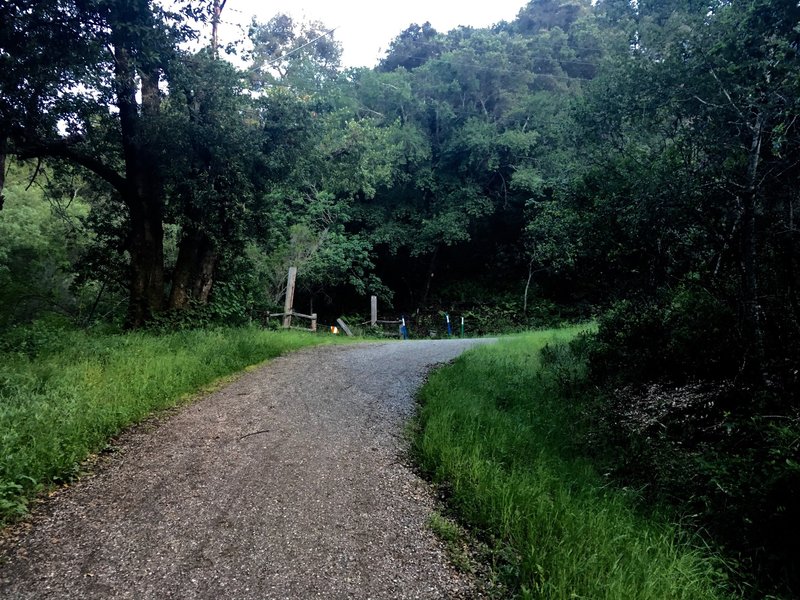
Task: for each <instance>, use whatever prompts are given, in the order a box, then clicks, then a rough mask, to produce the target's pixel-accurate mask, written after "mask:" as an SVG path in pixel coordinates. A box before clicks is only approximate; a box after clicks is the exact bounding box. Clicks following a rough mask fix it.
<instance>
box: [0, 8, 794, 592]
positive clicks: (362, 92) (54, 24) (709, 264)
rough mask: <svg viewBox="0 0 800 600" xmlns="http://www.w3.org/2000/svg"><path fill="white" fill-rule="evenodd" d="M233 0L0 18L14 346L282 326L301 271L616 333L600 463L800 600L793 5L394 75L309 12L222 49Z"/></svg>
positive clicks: (2, 255) (387, 293) (403, 41)
mask: <svg viewBox="0 0 800 600" xmlns="http://www.w3.org/2000/svg"><path fill="white" fill-rule="evenodd" d="M223 4H224V3H223ZM220 8H221V7H220V4H219V2H196V1H193V0H181V1H179V2H175V3H172V4H171V5H170V8H164V7H162V6H161V5H160V4H159V3H156V2H151V1H150V0H124V1H123V0H70V1H68V2H65V1H63V0H39V1H36V2H30V1H27V0H7V1H6V2H3V3H2V4H0V193H1V194H2V195H0V349H1V350H2V351H4V352H16V351H20V349H21V348H22V349H24V348H25V347H27V346H25V344H26V343H28V344H30V343H31V342H30V340H31V336H32V335H33V334H31V332H32V331H33V332H36V331H38V332H40V333H41V331H42V330H44V329H47V328H48V327H62V326H65V324H69V326H70V327H90V326H98V325H102V326H104V327H124V328H127V329H141V328H153V327H155V328H164V329H173V328H190V327H195V326H206V325H212V324H221V323H224V324H244V323H250V322H259V321H260V320H261V319H262V318H263V316H264V314H265V313H266V312H267V311H270V310H273V311H276V310H278V311H279V310H280V309H281V306H282V298H283V294H284V292H285V285H286V284H285V277H286V271H287V268H288V267H289V266H296V267H298V292H297V294H298V295H297V301H296V306H299V307H302V308H303V309H306V308H308V309H309V312H314V311H316V312H318V313H319V314H320V318H321V320H322V322H326V321H327V322H333V319H335V318H336V317H338V316H341V315H343V314H355V313H364V312H365V311H366V309H367V307H368V304H367V300H366V299H367V298H368V296H369V295H373V294H374V295H377V296H379V298H380V302H381V306H382V311H384V310H385V311H386V312H391V313H394V314H398V315H399V314H405V315H408V316H409V317H410V324H411V327H412V332H413V331H415V330H420V331H422V330H424V333H427V327H428V325H429V323H430V322H431V319H434V318H438V315H439V314H440V313H442V312H449V313H451V314H454V315H456V314H458V315H466V317H467V319H468V322H470V324H471V327H472V330H473V331H477V332H481V333H496V332H502V331H512V330H521V329H526V328H532V327H537V326H542V325H547V324H554V323H561V322H564V321H576V320H580V319H589V318H597V320H598V322H599V330H598V332H597V333H596V334H591V335H585V336H581V337H580V338H578V340H577V341H575V342H573V343H572V344H571V346H570V347H569V349H562V350H559V352H562V351H563V352H565V353H569V354H570V356H571V359H570V360H573V361H575V362H579V363H580V364H582V365H584V366H585V368H583V369H581V370H579V371H580V376H578V375H576V374H575V373H573V372H570V373H571V374H570V375H569V376H565V377H564V378H563V385H564V386H565V394H568V395H569V394H573V395H580V396H581V397H582V398H591V399H592V401H591V402H590V406H591V410H590V411H589V414H588V419H589V421H590V429H591V435H590V436H589V438H588V439H587V440H586V443H585V444H583V445H584V446H585V448H584V451H585V452H586V453H588V454H591V455H592V456H593V457H594V458H595V460H597V461H599V462H600V463H601V464H603V465H604V466H605V469H606V472H607V473H608V476H609V478H612V479H614V480H615V481H618V482H619V483H620V484H622V485H628V486H633V487H639V488H641V490H642V496H643V498H644V499H646V501H647V506H651V507H652V506H658V507H660V509H663V510H667V511H674V513H675V514H677V515H679V518H681V519H684V520H685V521H686V522H687V523H688V524H689V525H690V526H692V527H694V528H695V529H697V530H698V531H702V532H703V534H704V535H706V536H707V537H708V539H709V540H710V542H709V543H711V544H718V545H719V546H720V547H721V548H723V549H724V552H725V553H726V556H728V557H730V561H731V564H735V565H736V570H740V571H742V572H745V573H747V575H745V576H743V578H742V579H741V581H738V580H737V583H736V584H735V586H738V587H736V589H737V590H739V591H740V592H742V593H744V594H745V595H750V596H752V597H764V595H765V594H774V595H775V597H793V596H796V595H797V594H800V579H799V578H798V577H800V576H799V575H798V572H797V571H796V569H795V566H796V565H797V564H798V561H800V508H799V507H798V505H797V503H796V502H794V501H793V499H794V498H797V497H798V494H800V412H799V411H798V409H799V408H800V407H798V404H797V398H798V397H800V230H799V229H798V225H797V223H796V220H797V218H798V217H797V216H796V213H797V212H800V195H799V194H798V190H800V160H799V159H798V156H800V134H799V133H798V127H799V126H800V123H798V117H799V116H800V56H799V55H798V52H799V51H800V46H799V44H800V8H799V7H798V5H797V2H795V1H791V2H790V1H786V0H732V1H724V2H711V3H709V2H696V1H694V0H646V1H642V0H640V1H638V2H629V1H627V0H600V1H599V2H596V3H591V2H588V1H583V0H532V1H531V2H529V3H528V4H526V5H525V6H522V7H521V9H520V11H519V14H518V16H517V18H516V19H514V20H513V21H511V22H501V23H498V24H496V25H494V26H492V27H491V28H486V29H475V28H467V27H461V28H457V29H454V30H452V31H449V32H441V31H436V30H435V29H434V28H432V27H431V26H430V24H428V23H424V24H421V25H420V24H411V25H410V26H409V27H408V28H407V29H406V30H405V31H403V32H402V33H401V34H400V35H399V36H398V37H397V38H396V39H395V40H393V41H392V42H391V44H390V46H389V50H388V51H387V53H386V55H385V57H384V58H383V59H382V60H381V62H380V64H379V65H378V66H377V67H376V68H374V69H366V68H361V69H343V68H342V67H341V65H340V60H339V59H340V54H341V47H340V45H339V44H338V42H336V40H335V39H334V37H333V36H332V35H324V34H325V31H326V28H325V26H324V25H323V24H321V23H298V22H295V21H293V20H292V19H291V18H290V17H288V16H286V15H276V16H275V17H274V18H272V19H271V20H269V21H268V22H266V23H255V22H254V23H253V24H252V26H251V27H250V31H249V43H248V44H245V45H244V46H242V45H236V44H232V45H231V46H224V45H223V44H221V43H219V44H218V43H216V41H215V43H213V44H212V45H211V46H210V47H204V48H200V49H198V44H197V43H196V42H195V40H196V39H197V38H198V32H199V31H200V30H201V28H203V27H208V26H213V25H214V23H215V21H217V20H218V19H219V14H220V13H219V10H220ZM223 14H224V9H223ZM233 54H235V55H236V56H235V58H233V59H231V60H229V58H230V56H229V55H233ZM234 65H237V66H234ZM32 323H33V325H32ZM26 340H27V341H26ZM551 352H554V351H552V350H551ZM551 358H552V357H551ZM562 358H563V357H562ZM553 360H555V359H553ZM3 390H4V387H3V381H2V380H0V401H2V398H3V393H4V392H3ZM643 510H645V509H643Z"/></svg>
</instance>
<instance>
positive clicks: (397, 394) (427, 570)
mask: <svg viewBox="0 0 800 600" xmlns="http://www.w3.org/2000/svg"><path fill="white" fill-rule="evenodd" d="M481 341H483V340H480V341H478V340H441V341H415V342H403V343H390V344H363V345H358V346H335V347H319V348H313V349H308V350H303V351H301V352H297V353H294V354H290V355H288V356H284V357H281V358H278V359H276V360H274V361H271V362H270V363H268V364H266V365H265V366H264V367H261V368H259V369H257V370H255V371H252V372H250V373H248V374H246V375H244V376H243V377H241V378H240V379H238V380H237V381H236V382H235V383H233V384H232V385H230V386H228V387H226V388H225V389H222V390H220V391H218V392H215V393H213V394H210V395H209V396H207V397H205V398H203V399H202V400H200V401H198V402H196V403H194V404H192V405H191V406H189V407H187V408H185V409H183V410H181V411H180V412H178V413H177V414H176V415H174V416H172V417H170V418H168V419H166V420H165V421H164V422H163V423H161V424H159V425H158V426H157V427H155V428H150V429H149V430H148V428H139V429H138V430H136V429H135V430H133V431H131V432H129V433H128V434H126V435H125V436H123V438H122V441H121V442H120V446H121V447H120V450H119V451H118V452H116V453H114V454H113V455H112V457H111V459H110V460H109V464H108V465H106V466H105V467H103V468H101V469H99V472H98V474H97V475H95V476H93V477H87V478H85V479H83V480H81V481H80V482H79V483H78V484H76V485H75V486H74V487H72V488H70V489H68V490H66V491H65V492H63V493H60V494H58V495H57V496H56V497H55V498H54V499H53V500H52V501H49V502H47V503H46V504H45V505H44V507H43V508H42V509H41V510H39V511H37V514H36V516H35V517H34V518H33V520H32V522H31V524H30V526H29V528H28V531H27V532H25V533H23V534H22V535H21V539H19V540H16V541H14V542H13V543H7V544H6V545H7V546H8V547H7V548H6V554H7V556H6V557H5V560H4V559H3V557H0V597H2V598H20V599H27V598H37V599H39V598H58V599H66V598H70V599H72V598H136V599H143V598H159V599H160V598H209V599H210V598H214V599H217V598H219V599H222V598H231V599H234V598H235V599H237V600H247V599H251V598H252V599H263V600H271V599H287V600H288V599H292V600H294V599H301V600H304V599H310V598H327V599H338V598H354V599H355V598H359V599H368V598H369V599H373V600H377V599H390V598H391V599H404V598H420V599H426V600H427V599H435V598H474V597H480V594H479V592H478V591H477V589H476V588H475V587H474V584H473V582H471V581H470V580H469V578H467V577H465V576H463V575H461V574H459V573H458V572H456V571H455V570H454V569H453V568H452V567H451V566H450V565H449V563H448V561H447V559H446V557H445V554H444V551H443V550H442V547H441V544H440V543H439V542H438V540H437V539H436V538H435V537H434V536H433V534H432V533H431V532H430V531H429V530H428V529H427V527H426V520H427V518H428V515H429V514H430V511H431V509H432V507H433V498H432V494H431V491H430V489H429V487H428V486H427V485H426V484H425V482H423V481H422V480H420V479H419V477H417V476H416V475H415V474H414V473H413V472H412V471H411V470H410V469H409V468H408V467H407V466H405V464H404V463H403V460H402V458H401V456H402V452H403V447H404V442H403V439H402V428H403V424H404V422H405V421H406V419H407V418H408V417H409V416H410V415H411V414H413V411H414V402H413V394H414V392H415V390H416V389H417V388H418V387H419V385H420V384H421V383H422V380H423V378H424V376H425V373H426V372H427V371H428V370H429V369H430V367H431V366H432V365H434V364H437V363H441V362H445V361H448V360H451V359H452V358H454V357H455V356H457V355H458V354H460V353H461V352H462V351H463V350H465V349H466V348H468V347H470V346H472V345H474V344H476V343H480V342H481Z"/></svg>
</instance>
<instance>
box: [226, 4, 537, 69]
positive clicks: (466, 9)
mask: <svg viewBox="0 0 800 600" xmlns="http://www.w3.org/2000/svg"><path fill="white" fill-rule="evenodd" d="M525 4H527V0H489V1H486V0H484V1H482V2H470V1H469V0H467V1H462V2H457V1H453V0H445V1H437V0H427V1H425V0H398V1H396V2H376V1H375V0H373V1H371V2H368V1H366V0H351V1H347V2H326V1H325V0H294V1H289V0H274V1H272V2H269V1H259V0H228V1H227V4H226V5H225V9H224V10H223V12H222V21H223V22H224V23H223V25H222V26H221V27H220V38H221V39H220V41H221V42H222V43H226V42H231V41H233V40H234V39H235V38H238V37H241V36H242V28H243V30H244V31H245V32H246V31H247V25H248V24H249V23H250V20H251V18H252V17H253V15H255V16H256V17H257V19H258V20H259V21H262V22H266V21H269V19H271V18H272V17H273V16H274V15H275V14H277V13H281V12H284V13H287V14H289V15H291V16H292V17H293V18H295V19H297V20H301V21H303V20H309V21H322V22H323V23H324V24H325V25H326V26H327V27H329V28H334V27H338V29H337V30H336V32H335V33H334V37H335V38H336V39H337V40H338V41H339V42H341V43H342V46H343V48H344V54H343V56H342V63H343V64H344V66H346V67H362V66H363V67H373V66H375V64H376V63H377V62H378V60H379V59H380V58H382V57H383V55H384V53H385V52H386V48H387V47H388V46H389V43H390V42H391V41H392V40H393V39H394V38H395V37H396V36H397V35H398V34H399V33H400V32H401V31H403V30H404V29H405V28H406V27H408V26H409V25H410V24H411V23H417V24H419V25H422V24H423V23H424V22H425V21H430V22H431V25H433V27H434V28H435V29H436V30H437V31H439V32H442V33H444V32H446V31H449V30H450V29H453V28H454V27H457V26H458V25H470V26H472V27H488V26H490V25H493V24H494V23H497V22H499V21H510V20H512V19H513V18H514V17H516V16H517V13H518V12H519V10H520V8H522V7H523V6H524V5H525ZM233 23H237V24H241V26H240V27H235V26H232V25H231V24H233Z"/></svg>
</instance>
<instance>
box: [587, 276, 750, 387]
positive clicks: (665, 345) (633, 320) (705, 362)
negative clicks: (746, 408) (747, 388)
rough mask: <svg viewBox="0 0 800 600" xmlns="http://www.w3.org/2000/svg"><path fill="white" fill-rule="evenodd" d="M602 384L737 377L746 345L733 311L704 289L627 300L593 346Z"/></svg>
mask: <svg viewBox="0 0 800 600" xmlns="http://www.w3.org/2000/svg"><path fill="white" fill-rule="evenodd" d="M586 351H587V352H588V355H589V362H590V370H591V376H592V379H593V380H594V381H596V382H617V383H621V382H651V381H667V382H672V383H676V384H682V383H687V382H690V381H693V380H695V379H698V378H703V379H725V378H728V377H732V376H733V375H735V374H736V369H737V367H738V362H737V357H738V356H740V355H741V341H740V340H739V338H738V335H737V328H736V326H735V315H734V314H733V312H732V311H731V310H730V308H729V307H727V306H726V305H724V304H723V303H722V302H720V301H718V300H716V299H715V298H714V297H712V296H711V295H710V294H709V293H708V292H706V291H705V290H702V289H694V288H688V287H683V288H679V289H678V290H676V291H671V292H666V293H664V294H662V295H661V296H660V297H659V298H657V299H654V300H653V299H648V300H623V301H621V302H617V303H616V304H614V305H613V306H612V307H611V309H609V310H608V311H607V312H606V313H605V314H603V315H602V316H601V317H600V319H599V330H598V333H597V335H596V336H594V337H593V338H592V339H591V340H590V341H589V343H588V345H587V347H586Z"/></svg>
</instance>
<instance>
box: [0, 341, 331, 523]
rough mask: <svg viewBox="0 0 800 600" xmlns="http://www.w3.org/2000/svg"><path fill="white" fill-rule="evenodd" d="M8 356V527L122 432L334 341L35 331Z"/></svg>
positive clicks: (0, 389) (2, 423)
mask: <svg viewBox="0 0 800 600" xmlns="http://www.w3.org/2000/svg"><path fill="white" fill-rule="evenodd" d="M18 338H19V339H15V340H5V342H6V343H5V348H4V351H3V352H2V353H0V523H2V522H3V521H7V520H9V519H13V518H14V517H16V516H19V515H21V514H24V512H25V510H26V505H27V503H28V501H29V500H30V499H31V498H32V497H33V496H34V495H35V494H36V493H37V492H38V491H40V490H41V489H43V487H46V486H48V485H51V484H57V483H60V482H64V481H67V480H69V479H71V478H73V477H74V476H75V475H76V474H77V473H78V470H79V468H80V464H81V462H82V461H83V460H84V459H85V458H86V457H87V456H88V455H89V454H91V453H93V452H97V451H98V450H100V449H102V448H103V447H104V446H105V444H106V442H107V441H108V439H109V438H110V437H111V436H113V435H115V434H117V433H119V432H120V430H121V429H123V428H124V427H126V426H127V425H130V424H132V423H135V422H137V421H140V420H142V419H143V418H145V417H146V416H148V415H149V414H151V413H153V412H154V411H158V410H160V409H165V408H169V407H172V406H175V405H176V404H179V403H180V402H181V401H183V400H185V399H186V398H188V397H189V396H190V395H191V394H192V393H194V392H196V391H198V390H199V389H201V388H202V387H203V386H207V385H209V384H211V383H212V382H214V381H215V380H217V379H219V378H220V377H224V376H226V375H230V374H231V373H235V372H237V371H240V370H242V369H243V368H245V367H247V366H248V365H253V364H255V363H259V362H261V361H264V360H266V359H269V358H273V357H276V356H278V355H280V354H283V353H285V352H287V351H290V350H294V349H296V348H301V347H303V346H308V345H312V344H319V343H325V342H329V341H332V339H333V338H331V337H328V336H314V335H310V334H303V333H300V332H268V331H263V330H259V329H249V328H245V329H214V330H200V331H183V332H178V333H171V334H162V335H156V334H150V333H129V334H116V335H100V334H91V335H89V334H86V333H82V332H74V331H66V332H65V331H59V332H52V331H48V330H43V331H35V330H33V331H29V332H25V335H21V336H18Z"/></svg>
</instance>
